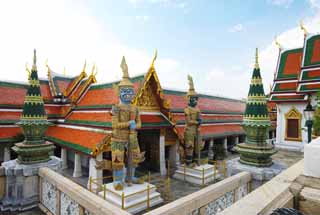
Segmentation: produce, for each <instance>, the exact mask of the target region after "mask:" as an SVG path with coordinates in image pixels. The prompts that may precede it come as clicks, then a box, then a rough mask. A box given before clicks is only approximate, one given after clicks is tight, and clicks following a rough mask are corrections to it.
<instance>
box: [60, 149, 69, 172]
mask: <svg viewBox="0 0 320 215" xmlns="http://www.w3.org/2000/svg"><path fill="white" fill-rule="evenodd" d="M67 153H68V152H67V149H66V148H61V160H62V169H68V156H67Z"/></svg>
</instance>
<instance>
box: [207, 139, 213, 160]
mask: <svg viewBox="0 0 320 215" xmlns="http://www.w3.org/2000/svg"><path fill="white" fill-rule="evenodd" d="M213 144H214V140H213V139H211V140H210V142H209V151H208V159H209V161H212V160H213V157H214V153H213Z"/></svg>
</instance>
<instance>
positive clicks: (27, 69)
mask: <svg viewBox="0 0 320 215" xmlns="http://www.w3.org/2000/svg"><path fill="white" fill-rule="evenodd" d="M26 71H27V73H28V80H29V79H30V76H31V72H30V70H29V68H28V63H26Z"/></svg>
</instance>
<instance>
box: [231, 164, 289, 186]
mask: <svg viewBox="0 0 320 215" xmlns="http://www.w3.org/2000/svg"><path fill="white" fill-rule="evenodd" d="M239 160H240V159H239V158H235V159H232V160H229V161H228V162H227V165H228V176H231V175H235V174H237V173H239V172H244V171H246V172H250V173H251V176H252V189H255V188H257V187H259V186H260V185H262V184H263V183H264V182H266V181H269V180H270V179H272V178H273V177H274V176H276V175H278V174H279V173H280V172H282V171H283V170H284V169H286V168H287V167H286V166H285V165H284V164H281V163H279V162H273V164H272V165H271V166H269V167H256V166H250V165H246V164H242V163H240V162H239Z"/></svg>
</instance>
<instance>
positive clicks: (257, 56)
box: [254, 48, 259, 69]
mask: <svg viewBox="0 0 320 215" xmlns="http://www.w3.org/2000/svg"><path fill="white" fill-rule="evenodd" d="M254 68H255V69H259V55H258V48H256V61H255V64H254Z"/></svg>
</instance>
